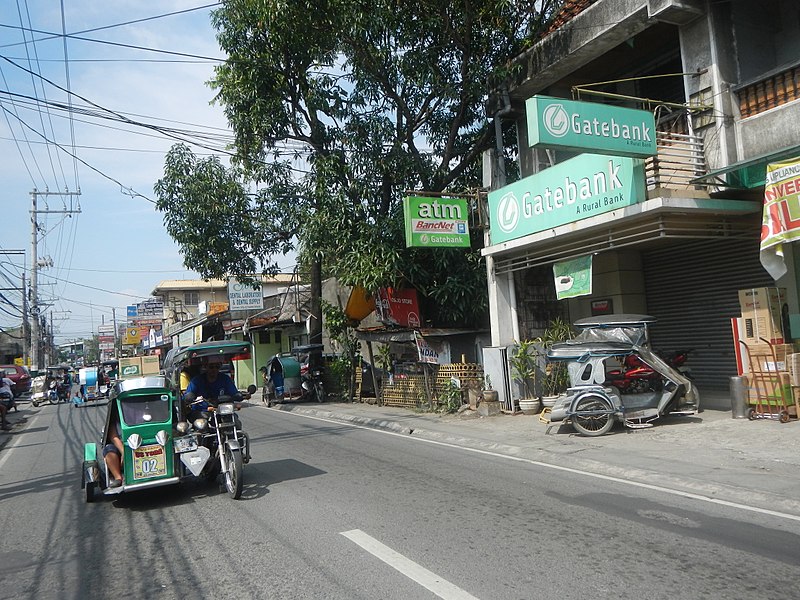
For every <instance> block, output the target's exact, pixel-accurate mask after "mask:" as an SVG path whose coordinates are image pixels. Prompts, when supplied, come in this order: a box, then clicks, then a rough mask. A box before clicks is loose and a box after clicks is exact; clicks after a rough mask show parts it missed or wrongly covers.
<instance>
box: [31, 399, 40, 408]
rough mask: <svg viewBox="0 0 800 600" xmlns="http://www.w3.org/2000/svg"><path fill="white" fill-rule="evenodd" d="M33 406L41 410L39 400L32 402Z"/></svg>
mask: <svg viewBox="0 0 800 600" xmlns="http://www.w3.org/2000/svg"><path fill="white" fill-rule="evenodd" d="M31 404H33V407H34V408H39V401H38V400H31Z"/></svg>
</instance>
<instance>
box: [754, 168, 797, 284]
mask: <svg viewBox="0 0 800 600" xmlns="http://www.w3.org/2000/svg"><path fill="white" fill-rule="evenodd" d="M798 239H800V157H797V158H793V159H791V160H787V161H783V162H778V163H771V164H769V165H767V177H766V185H765V186H764V212H763V216H762V223H761V255H760V258H761V264H762V265H763V266H764V269H765V270H766V271H767V273H769V274H770V276H771V277H772V278H773V279H778V278H780V277H782V276H783V275H785V274H786V271H787V269H786V263H785V262H784V260H783V244H784V242H795V241H797V240H798Z"/></svg>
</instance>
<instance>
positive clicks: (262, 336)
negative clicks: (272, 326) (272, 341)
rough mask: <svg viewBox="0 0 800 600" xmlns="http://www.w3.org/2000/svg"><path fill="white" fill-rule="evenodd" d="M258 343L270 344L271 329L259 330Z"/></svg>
mask: <svg viewBox="0 0 800 600" xmlns="http://www.w3.org/2000/svg"><path fill="white" fill-rule="evenodd" d="M258 343H259V344H269V331H259V332H258Z"/></svg>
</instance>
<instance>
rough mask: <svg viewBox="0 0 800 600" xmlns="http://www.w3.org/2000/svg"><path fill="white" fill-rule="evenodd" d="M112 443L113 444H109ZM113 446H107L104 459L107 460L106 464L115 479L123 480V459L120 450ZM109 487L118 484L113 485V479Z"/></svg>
mask: <svg viewBox="0 0 800 600" xmlns="http://www.w3.org/2000/svg"><path fill="white" fill-rule="evenodd" d="M109 445H111V444H109ZM111 446H112V447H111V448H108V447H106V448H105V449H104V450H103V459H104V460H105V461H106V466H107V467H108V471H109V473H111V477H112V478H113V480H114V481H119V482H120V483H121V482H122V460H121V457H120V455H119V451H118V450H117V449H116V448H115V447H114V446H113V445H111ZM109 487H117V485H113V484H112V482H111V481H109Z"/></svg>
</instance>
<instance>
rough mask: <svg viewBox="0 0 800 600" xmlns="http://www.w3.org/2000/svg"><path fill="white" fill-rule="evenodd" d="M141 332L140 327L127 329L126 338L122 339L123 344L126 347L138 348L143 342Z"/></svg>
mask: <svg viewBox="0 0 800 600" xmlns="http://www.w3.org/2000/svg"><path fill="white" fill-rule="evenodd" d="M140 335H141V332H140V330H139V328H138V327H127V328H126V329H125V336H124V337H123V338H122V343H123V345H125V346H136V345H137V344H139V342H141V341H142V340H141V337H140Z"/></svg>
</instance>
